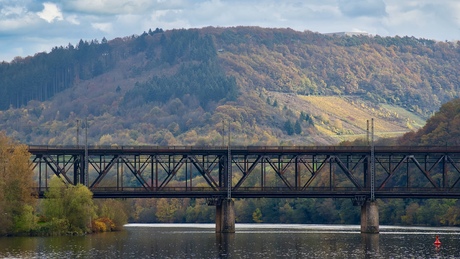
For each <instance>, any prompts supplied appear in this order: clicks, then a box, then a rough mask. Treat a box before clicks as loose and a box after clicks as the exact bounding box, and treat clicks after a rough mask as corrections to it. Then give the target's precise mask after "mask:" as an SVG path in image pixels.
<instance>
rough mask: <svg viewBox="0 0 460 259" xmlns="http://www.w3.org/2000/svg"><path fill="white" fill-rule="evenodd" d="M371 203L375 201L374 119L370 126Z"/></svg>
mask: <svg viewBox="0 0 460 259" xmlns="http://www.w3.org/2000/svg"><path fill="white" fill-rule="evenodd" d="M371 201H375V146H374V118H372V125H371Z"/></svg>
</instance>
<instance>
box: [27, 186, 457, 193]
mask: <svg viewBox="0 0 460 259" xmlns="http://www.w3.org/2000/svg"><path fill="white" fill-rule="evenodd" d="M49 189H50V188H49V187H48V188H45V187H42V188H38V187H36V188H34V190H35V191H42V192H44V191H47V190H49ZM91 191H92V192H227V188H212V187H163V188H143V187H96V188H92V189H91ZM233 191H234V192H370V188H362V189H358V188H355V187H334V188H330V187H309V188H306V189H303V190H302V189H293V188H288V187H239V188H238V189H236V190H235V189H234V190H233ZM392 192H393V193H460V188H455V189H450V188H438V189H436V188H431V187H420V188H419V187H410V188H406V187H390V188H383V189H380V190H377V193H392Z"/></svg>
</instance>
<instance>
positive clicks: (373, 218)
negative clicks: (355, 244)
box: [361, 201, 379, 234]
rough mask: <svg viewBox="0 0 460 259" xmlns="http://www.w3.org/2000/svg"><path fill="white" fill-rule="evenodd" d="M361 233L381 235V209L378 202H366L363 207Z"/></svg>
mask: <svg viewBox="0 0 460 259" xmlns="http://www.w3.org/2000/svg"><path fill="white" fill-rule="evenodd" d="M361 233H370V234H377V233H379V208H378V206H377V202H376V201H366V202H365V203H364V204H363V205H362V206H361Z"/></svg>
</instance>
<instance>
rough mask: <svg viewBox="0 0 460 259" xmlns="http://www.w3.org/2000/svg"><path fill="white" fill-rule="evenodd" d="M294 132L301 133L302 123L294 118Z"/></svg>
mask: <svg viewBox="0 0 460 259" xmlns="http://www.w3.org/2000/svg"><path fill="white" fill-rule="evenodd" d="M294 133H295V134H301V133H302V125H301V124H300V120H296V122H295V125H294Z"/></svg>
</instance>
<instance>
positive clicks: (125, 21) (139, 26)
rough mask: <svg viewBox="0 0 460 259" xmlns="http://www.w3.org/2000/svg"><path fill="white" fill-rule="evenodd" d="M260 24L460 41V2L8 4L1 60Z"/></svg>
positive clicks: (102, 0)
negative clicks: (158, 33)
mask: <svg viewBox="0 0 460 259" xmlns="http://www.w3.org/2000/svg"><path fill="white" fill-rule="evenodd" d="M207 26H214V27H233V26H260V27H266V28H291V29H294V30H297V31H305V30H308V31H313V32H320V33H331V32H342V31H347V32H367V33H369V34H372V35H380V36H396V35H398V36H414V37H416V38H425V39H433V40H439V41H446V40H447V41H454V40H460V0H47V1H41V0H0V62H1V61H6V62H10V61H12V60H13V59H14V58H15V57H26V56H33V55H34V54H36V53H38V52H49V51H50V50H51V49H52V47H55V46H68V45H69V43H70V44H72V45H77V44H78V41H79V40H80V39H83V40H88V41H90V40H93V39H97V40H99V41H100V40H101V39H102V38H103V37H105V38H106V39H107V40H111V39H114V38H117V37H126V36H131V35H140V34H142V33H143V32H144V31H148V30H149V29H150V28H151V29H152V30H154V29H155V28H162V29H163V30H170V29H182V28H186V29H187V28H202V27H207Z"/></svg>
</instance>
